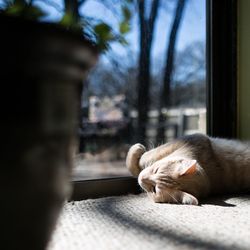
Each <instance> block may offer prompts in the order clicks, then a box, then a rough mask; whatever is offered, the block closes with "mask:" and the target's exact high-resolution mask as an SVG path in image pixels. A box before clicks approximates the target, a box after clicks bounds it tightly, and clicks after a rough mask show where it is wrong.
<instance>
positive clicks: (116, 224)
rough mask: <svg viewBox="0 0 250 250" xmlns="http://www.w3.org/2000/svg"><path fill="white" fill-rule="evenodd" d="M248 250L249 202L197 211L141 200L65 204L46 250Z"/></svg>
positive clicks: (213, 202)
mask: <svg viewBox="0 0 250 250" xmlns="http://www.w3.org/2000/svg"><path fill="white" fill-rule="evenodd" d="M78 249H79V250H80V249H81V250H82V249H85V250H87V249H89V250H95V249H97V250H99V249H100V250H102V249H103V250H104V249H105V250H106V249H107V250H113V249H114V250H115V249H124V250H128V249H129V250H136V249H138V250H139V249H145V250H150V249H174V250H175V249H176V250H177V249H178V250H181V249H185V250H186V249H220V250H223V249H225V250H229V249H230V250H237V249H247V250H249V249H250V196H239V197H231V198H230V197H220V198H213V199H210V200H207V201H205V202H204V203H203V204H201V205H200V206H187V205H171V204H156V203H153V202H152V201H151V200H149V199H148V198H147V197H146V195H145V194H140V195H126V196H118V197H108V198H100V199H94V200H83V201H77V202H76V201H75V202H69V203H67V204H65V206H64V209H63V212H62V214H61V217H60V219H59V221H58V224H57V228H56V230H55V232H54V235H53V237H52V240H51V242H50V244H49V247H48V250H78Z"/></svg>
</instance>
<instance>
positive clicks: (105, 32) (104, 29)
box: [94, 23, 113, 41]
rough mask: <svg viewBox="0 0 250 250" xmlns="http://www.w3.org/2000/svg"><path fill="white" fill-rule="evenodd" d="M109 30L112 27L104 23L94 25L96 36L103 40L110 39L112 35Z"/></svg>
mask: <svg viewBox="0 0 250 250" xmlns="http://www.w3.org/2000/svg"><path fill="white" fill-rule="evenodd" d="M111 31H112V28H111V27H110V26H109V25H108V24H106V23H99V24H97V25H95V26H94V32H95V34H96V36H97V37H98V38H99V39H101V40H103V41H106V40H110V39H112V37H113V35H112V32H111Z"/></svg>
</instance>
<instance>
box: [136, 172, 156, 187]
mask: <svg viewBox="0 0 250 250" xmlns="http://www.w3.org/2000/svg"><path fill="white" fill-rule="evenodd" d="M138 182H139V185H140V186H141V187H142V188H143V189H145V190H146V191H148V192H149V191H152V189H154V186H155V182H154V181H153V180H152V179H151V178H150V177H149V176H148V175H147V174H146V173H143V172H141V173H140V174H139V176H138Z"/></svg>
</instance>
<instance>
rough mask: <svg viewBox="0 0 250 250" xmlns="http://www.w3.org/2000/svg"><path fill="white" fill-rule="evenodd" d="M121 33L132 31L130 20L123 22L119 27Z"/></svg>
mask: <svg viewBox="0 0 250 250" xmlns="http://www.w3.org/2000/svg"><path fill="white" fill-rule="evenodd" d="M119 30H120V33H121V34H126V33H128V32H129V31H130V25H129V23H128V22H121V23H120V27H119Z"/></svg>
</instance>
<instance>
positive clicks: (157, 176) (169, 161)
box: [138, 157, 198, 205]
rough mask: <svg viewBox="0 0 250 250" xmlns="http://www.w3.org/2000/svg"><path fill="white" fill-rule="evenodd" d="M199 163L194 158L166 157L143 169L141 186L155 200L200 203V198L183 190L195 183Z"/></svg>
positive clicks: (140, 177) (140, 175) (139, 179)
mask: <svg viewBox="0 0 250 250" xmlns="http://www.w3.org/2000/svg"><path fill="white" fill-rule="evenodd" d="M197 172H198V163H197V161H196V160H194V159H187V158H181V157H178V158H171V157H169V158H168V157H166V158H163V159H162V160H159V161H156V162H155V163H153V164H152V165H150V166H148V167H147V168H145V169H143V170H142V171H141V173H140V174H139V176H138V182H139V184H140V186H141V187H142V188H143V189H144V190H145V191H146V192H147V193H148V195H149V196H150V197H151V198H152V199H153V200H154V201H155V202H164V203H179V204H192V205H198V200H197V199H196V198H195V197H194V196H193V195H191V194H189V193H187V192H185V191H183V190H186V187H187V186H188V185H192V183H195V181H194V180H195V178H196V174H197Z"/></svg>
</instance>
